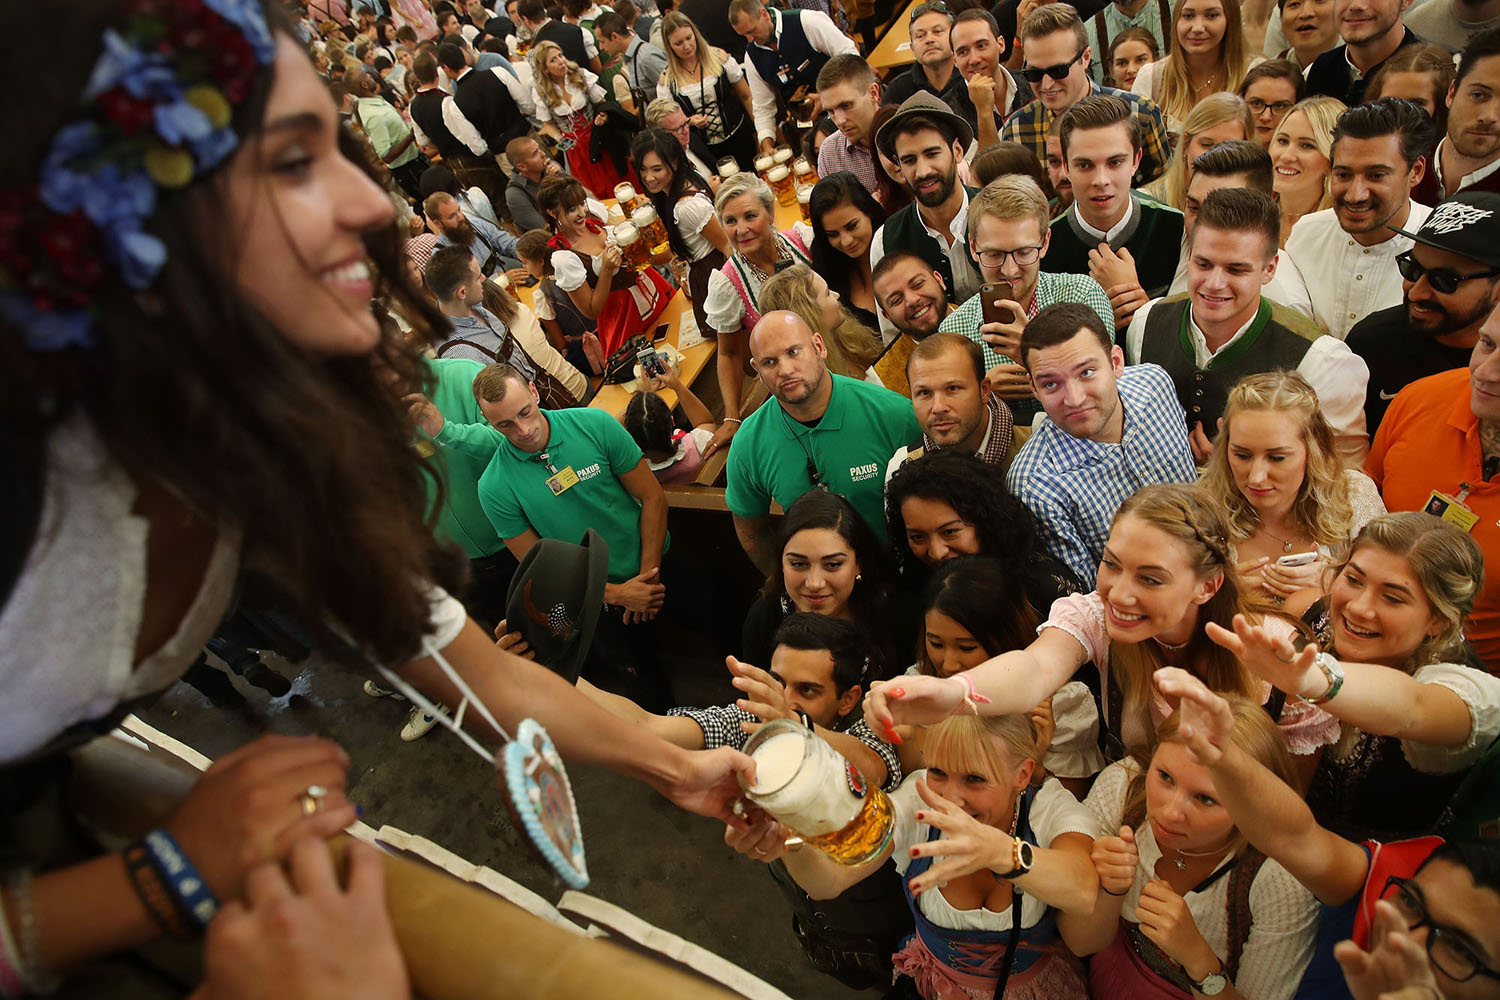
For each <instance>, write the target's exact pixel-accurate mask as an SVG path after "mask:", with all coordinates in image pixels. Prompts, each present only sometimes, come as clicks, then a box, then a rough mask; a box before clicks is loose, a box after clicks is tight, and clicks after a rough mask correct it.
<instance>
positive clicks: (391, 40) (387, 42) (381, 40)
mask: <svg viewBox="0 0 1500 1000" xmlns="http://www.w3.org/2000/svg"><path fill="white" fill-rule="evenodd" d="M400 48H401V43H400V42H398V41H397V40H396V23H395V22H394V21H392V20H391V19H390V18H388V17H379V18H376V19H375V47H374V48H372V49H371V50H370V58H371V59H372V60H373V59H374V58H375V56H385V57H386V58H387V59H389V60H390V61H391V64H392V65H395V63H396V52H397V51H398V50H399V49H400Z"/></svg>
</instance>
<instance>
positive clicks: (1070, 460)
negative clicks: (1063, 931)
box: [1005, 364, 1198, 580]
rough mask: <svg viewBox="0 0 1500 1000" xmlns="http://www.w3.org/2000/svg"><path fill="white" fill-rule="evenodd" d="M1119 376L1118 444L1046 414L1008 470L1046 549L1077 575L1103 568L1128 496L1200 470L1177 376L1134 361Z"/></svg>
mask: <svg viewBox="0 0 1500 1000" xmlns="http://www.w3.org/2000/svg"><path fill="white" fill-rule="evenodd" d="M1117 383H1118V386H1119V391H1120V405H1121V406H1122V407H1124V410H1125V420H1124V425H1123V427H1122V433H1121V438H1120V443H1119V444H1101V443H1099V442H1097V441H1090V440H1088V439H1086V438H1077V437H1074V436H1073V435H1071V434H1069V433H1068V432H1067V431H1065V430H1063V429H1061V428H1060V427H1058V426H1057V425H1056V424H1054V423H1053V422H1052V421H1051V420H1043V421H1042V422H1041V424H1040V425H1039V426H1038V427H1037V428H1036V430H1035V431H1033V432H1032V435H1031V437H1030V438H1028V439H1027V440H1026V443H1025V444H1023V445H1022V446H1021V450H1020V452H1018V453H1017V455H1016V457H1015V459H1014V460H1012V461H1011V463H1010V471H1009V473H1007V475H1006V477H1005V479H1006V485H1007V486H1009V487H1010V492H1011V494H1012V495H1013V496H1015V497H1016V499H1018V500H1020V501H1021V502H1022V503H1024V504H1025V505H1026V506H1027V508H1028V509H1029V510H1030V511H1031V512H1032V513H1033V514H1035V515H1036V517H1037V520H1038V521H1040V522H1041V523H1042V537H1043V538H1045V539H1046V540H1047V549H1048V551H1049V552H1051V553H1052V554H1053V555H1054V556H1056V557H1057V558H1058V559H1059V560H1061V561H1062V563H1063V564H1064V565H1065V566H1067V567H1068V569H1070V570H1072V571H1073V572H1074V573H1076V574H1077V575H1078V578H1079V579H1080V580H1094V579H1095V578H1096V577H1097V576H1098V573H1099V558H1100V556H1102V555H1103V554H1104V543H1105V541H1106V540H1107V539H1108V538H1109V525H1110V522H1111V521H1113V520H1114V516H1115V511H1116V510H1118V509H1119V506H1120V504H1121V503H1123V502H1124V501H1125V498H1126V497H1128V496H1130V495H1131V494H1133V493H1135V491H1136V490H1138V489H1140V488H1141V487H1142V486H1150V485H1153V484H1155V483H1191V482H1194V481H1195V480H1197V478H1198V470H1197V469H1196V468H1195V467H1194V466H1193V452H1192V449H1191V448H1190V447H1188V438H1187V421H1186V419H1185V418H1184V416H1183V412H1182V405H1181V404H1180V403H1178V402H1177V389H1176V387H1175V386H1173V384H1172V376H1170V375H1168V374H1167V371H1166V369H1165V368H1162V367H1161V366H1160V365H1150V364H1147V365H1131V366H1129V367H1127V368H1126V369H1125V371H1124V372H1123V373H1122V374H1121V375H1120V377H1119V379H1118V380H1117Z"/></svg>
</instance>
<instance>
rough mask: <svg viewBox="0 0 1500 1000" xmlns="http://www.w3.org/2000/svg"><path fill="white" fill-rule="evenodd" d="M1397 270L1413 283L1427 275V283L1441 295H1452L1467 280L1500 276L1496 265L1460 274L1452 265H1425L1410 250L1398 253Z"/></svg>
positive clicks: (1499, 270) (1499, 269)
mask: <svg viewBox="0 0 1500 1000" xmlns="http://www.w3.org/2000/svg"><path fill="white" fill-rule="evenodd" d="M1396 270H1398V271H1400V272H1401V277H1403V278H1405V279H1406V280H1407V281H1410V282H1413V283H1415V282H1418V281H1421V280H1422V275H1424V274H1425V275H1427V283H1428V284H1429V285H1431V286H1432V290H1433V291H1434V292H1437V293H1438V294H1439V295H1452V294H1453V293H1454V292H1456V291H1458V286H1459V285H1462V284H1463V283H1464V282H1466V281H1474V280H1476V279H1478V278H1494V277H1497V276H1500V268H1494V267H1492V268H1490V269H1489V270H1488V271H1475V272H1474V273H1473V274H1459V273H1458V271H1456V270H1454V269H1453V268H1451V267H1423V266H1422V264H1421V262H1420V261H1418V260H1417V259H1416V258H1415V257H1413V256H1412V255H1411V251H1410V250H1408V251H1406V252H1405V253H1401V254H1397V255H1396Z"/></svg>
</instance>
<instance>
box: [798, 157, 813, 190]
mask: <svg viewBox="0 0 1500 1000" xmlns="http://www.w3.org/2000/svg"><path fill="white" fill-rule="evenodd" d="M792 177H793V178H794V179H795V180H796V182H797V183H798V184H806V185H807V186H808V187H812V186H813V185H814V184H816V183H818V171H817V170H816V169H814V168H813V165H812V163H811V162H810V161H809V160H808V158H807V157H805V156H799V157H797V158H796V159H795V160H793V161H792Z"/></svg>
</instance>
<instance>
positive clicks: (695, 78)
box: [656, 11, 756, 170]
mask: <svg viewBox="0 0 1500 1000" xmlns="http://www.w3.org/2000/svg"><path fill="white" fill-rule="evenodd" d="M661 38H662V41H663V42H664V43H665V48H666V51H667V69H666V72H664V73H663V74H662V78H661V82H660V83H659V84H657V87H656V94H657V96H658V97H670V98H672V99H673V100H674V101H676V102H677V103H678V104H680V105H682V110H683V111H684V112H685V113H686V114H687V116H688V124H689V125H691V126H692V127H693V128H694V129H695V130H696V131H698V132H699V133H700V134H701V135H702V136H703V139H704V141H705V142H707V143H708V151H709V153H710V154H712V162H713V163H717V162H718V161H719V160H720V159H722V158H723V157H726V156H732V157H734V159H735V161H736V162H738V163H739V165H740V169H741V170H752V169H754V167H755V152H756V149H755V126H754V124H753V123H752V119H751V117H750V84H748V83H746V82H745V71H744V70H743V69H741V68H740V64H739V63H737V62H735V61H734V59H733V58H732V57H731V56H730V55H729V53H727V52H725V51H724V50H723V49H716V48H714V47H713V46H712V45H709V44H708V42H706V41H705V40H704V38H703V33H702V32H700V31H699V30H698V26H697V25H696V24H694V23H693V21H692V19H691V18H690V17H688V16H687V15H686V14H683V13H680V12H678V11H673V12H672V13H670V14H668V15H666V16H665V17H663V18H662V19H661Z"/></svg>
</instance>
